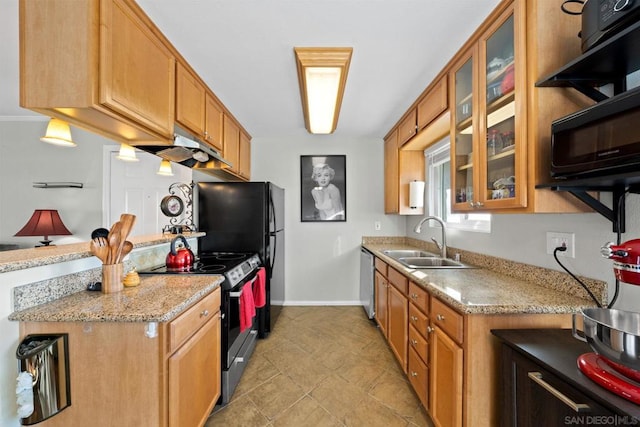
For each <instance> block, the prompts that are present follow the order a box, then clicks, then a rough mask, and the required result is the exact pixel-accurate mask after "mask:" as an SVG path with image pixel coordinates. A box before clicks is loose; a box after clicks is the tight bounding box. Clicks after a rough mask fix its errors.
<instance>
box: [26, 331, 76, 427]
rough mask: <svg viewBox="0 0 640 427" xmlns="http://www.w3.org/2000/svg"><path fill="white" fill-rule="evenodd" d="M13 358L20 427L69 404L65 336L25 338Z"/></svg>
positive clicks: (29, 336)
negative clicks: (16, 368)
mask: <svg viewBox="0 0 640 427" xmlns="http://www.w3.org/2000/svg"><path fill="white" fill-rule="evenodd" d="M16 357H17V358H18V371H19V374H18V384H17V387H16V393H17V397H18V401H17V403H18V415H19V416H20V422H21V424H22V425H31V424H37V423H39V422H41V421H44V420H46V419H48V418H51V417H53V416H54V415H56V414H58V413H59V412H60V411H62V410H63V409H65V408H66V407H68V406H69V405H71V393H70V388H71V383H70V381H69V345H68V341H67V334H41V335H27V336H26V337H25V338H24V339H23V340H22V341H21V342H20V345H19V346H18V348H17V350H16Z"/></svg>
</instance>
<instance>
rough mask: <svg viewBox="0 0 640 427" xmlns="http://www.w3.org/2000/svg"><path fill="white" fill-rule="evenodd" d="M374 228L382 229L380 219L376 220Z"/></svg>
mask: <svg viewBox="0 0 640 427" xmlns="http://www.w3.org/2000/svg"><path fill="white" fill-rule="evenodd" d="M373 228H375V229H376V231H380V230H381V229H382V224H381V223H380V221H376V222H374V223H373Z"/></svg>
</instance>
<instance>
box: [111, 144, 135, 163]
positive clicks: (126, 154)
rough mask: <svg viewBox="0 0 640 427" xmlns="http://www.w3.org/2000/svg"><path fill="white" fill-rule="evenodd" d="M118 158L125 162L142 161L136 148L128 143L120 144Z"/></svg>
mask: <svg viewBox="0 0 640 427" xmlns="http://www.w3.org/2000/svg"><path fill="white" fill-rule="evenodd" d="M116 158H117V159H120V160H123V161H125V162H138V161H140V159H138V157H136V149H135V148H133V147H132V146H130V145H128V144H120V151H119V152H118V155H117V156H116Z"/></svg>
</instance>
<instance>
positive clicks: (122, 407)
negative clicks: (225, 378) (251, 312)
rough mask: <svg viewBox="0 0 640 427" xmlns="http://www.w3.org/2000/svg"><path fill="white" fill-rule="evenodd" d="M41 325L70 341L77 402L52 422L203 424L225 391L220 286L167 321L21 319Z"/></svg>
mask: <svg viewBox="0 0 640 427" xmlns="http://www.w3.org/2000/svg"><path fill="white" fill-rule="evenodd" d="M176 325H177V327H176ZM172 326H173V327H172ZM40 333H45V334H46V333H66V334H68V343H69V377H70V397H71V406H69V407H68V408H66V409H64V410H63V411H61V412H60V413H59V414H57V415H56V416H54V417H52V418H50V419H48V420H46V422H45V423H44V425H46V426H47V427H68V426H94V427H102V426H104V427H111V426H113V425H114V420H117V425H122V426H154V427H173V426H189V427H194V426H203V425H204V423H205V421H206V419H207V417H208V416H209V413H210V412H211V410H212V409H213V406H214V405H215V402H216V401H217V400H218V397H219V396H220V387H221V384H220V375H221V365H220V351H221V350H220V289H219V288H218V289H216V290H215V291H213V292H212V293H210V294H209V295H207V296H205V297H204V298H203V299H202V300H200V301H199V302H198V303H196V304H194V305H193V306H192V307H191V308H189V309H187V310H186V311H185V312H183V313H182V314H181V315H179V316H178V317H177V318H175V319H173V320H172V321H171V322H166V323H156V322H21V323H20V336H21V337H24V336H26V335H28V334H40ZM174 344H175V345H174ZM173 348H175V350H173Z"/></svg>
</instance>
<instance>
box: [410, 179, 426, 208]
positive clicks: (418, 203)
mask: <svg viewBox="0 0 640 427" xmlns="http://www.w3.org/2000/svg"><path fill="white" fill-rule="evenodd" d="M423 206H424V181H411V182H410V183H409V207H410V208H411V209H416V208H421V207H423Z"/></svg>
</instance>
